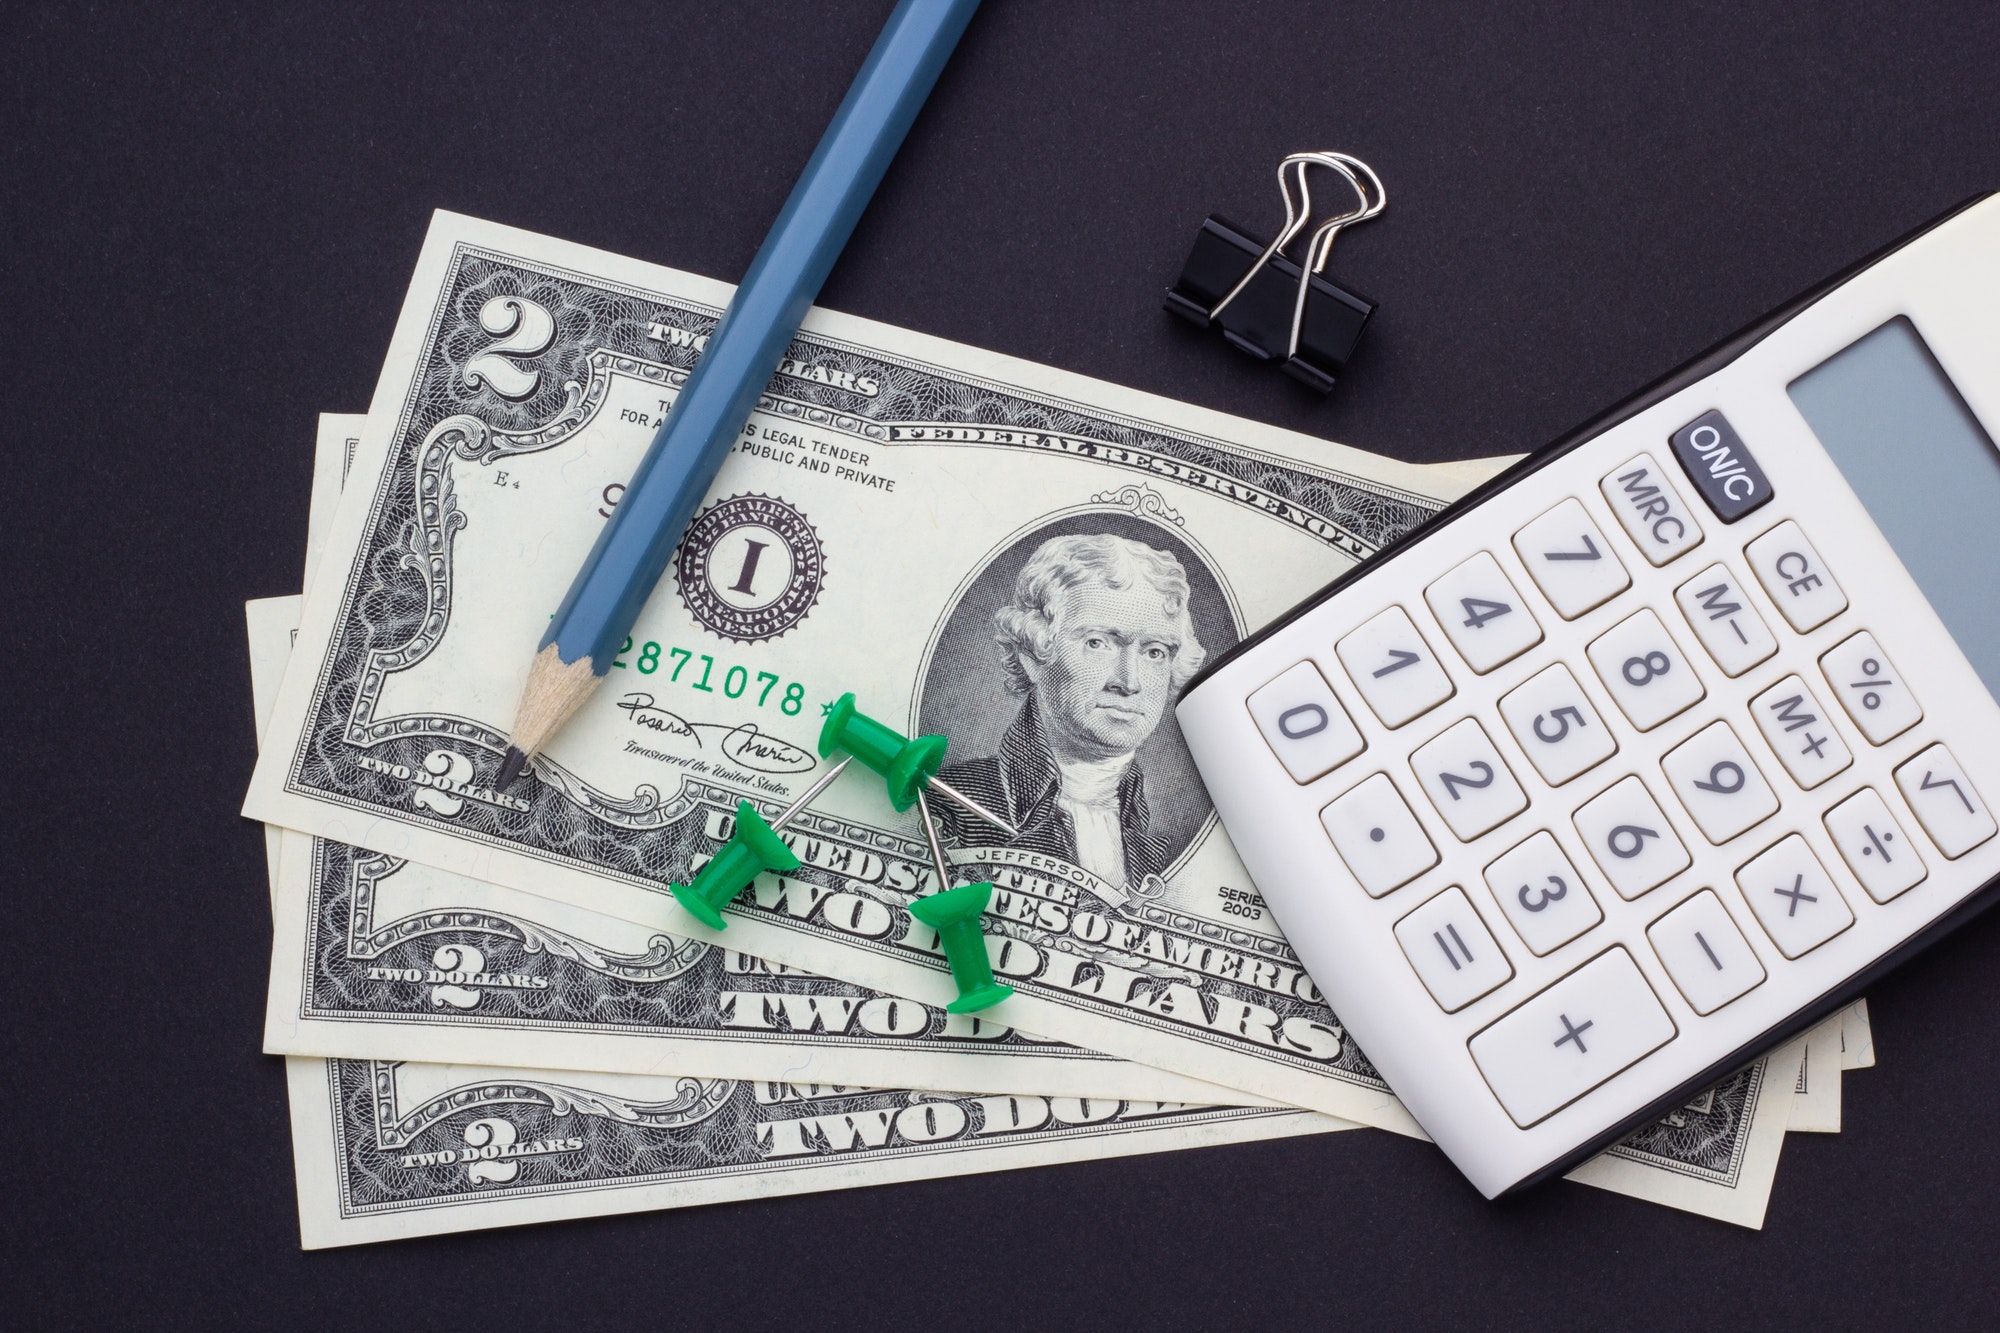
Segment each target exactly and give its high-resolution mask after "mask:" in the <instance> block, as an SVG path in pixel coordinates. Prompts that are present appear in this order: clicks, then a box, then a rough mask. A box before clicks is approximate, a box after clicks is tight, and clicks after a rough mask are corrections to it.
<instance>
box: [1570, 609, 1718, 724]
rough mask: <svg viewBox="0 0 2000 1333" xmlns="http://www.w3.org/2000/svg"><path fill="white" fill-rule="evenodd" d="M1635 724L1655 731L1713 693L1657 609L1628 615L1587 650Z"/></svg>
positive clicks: (1620, 706)
mask: <svg viewBox="0 0 2000 1333" xmlns="http://www.w3.org/2000/svg"><path fill="white" fill-rule="evenodd" d="M1584 652H1585V653H1586V654H1587V655H1588V656H1589V658H1590V664H1591V665H1592V666H1593V667H1596V668H1597V678H1598V679H1599V680H1601V681H1603V682H1604V688H1605V689H1607V690H1609V691H1610V692H1611V698H1612V700H1613V702H1615V703H1616V704H1617V705H1618V707H1619V708H1621V709H1623V710H1624V712H1625V716H1626V717H1627V718H1629V719H1630V720H1631V723H1632V725H1633V726H1635V727H1637V728H1638V729H1639V730H1641V731H1651V730H1652V729H1653V728H1654V727H1657V726H1659V725H1660V724H1661V723H1662V722H1665V721H1666V720H1667V719H1668V718H1670V717H1677V716H1679V715H1680V714H1682V713H1685V712H1686V711H1687V710H1688V709H1690V708H1692V707H1694V706H1695V705H1696V704H1698V703H1700V702H1701V701H1702V698H1703V697H1704V696H1705V695H1706V694H1707V693H1708V692H1707V691H1706V690H1704V689H1703V688H1702V684H1701V678H1700V677H1698V676H1696V675H1695V674H1694V668H1693V667H1691V666H1689V665H1688V663H1687V659H1686V658H1685V657H1682V656H1681V650H1680V648H1679V647H1678V646H1677V645H1676V644H1675V643H1674V641H1673V638H1672V636H1670V635H1669V634H1668V633H1667V628H1666V626H1664V625H1662V624H1661V623H1660V618H1659V617H1658V616H1657V615H1655V614H1653V612H1652V610H1651V609H1650V608H1648V609H1647V610H1644V611H1640V612H1638V613H1637V614H1636V615H1632V616H1628V617H1626V618H1625V619H1624V620H1621V621H1619V622H1618V623H1617V624H1616V625H1614V626H1612V627H1611V628H1610V629H1608V630H1606V631H1605V632H1604V633H1603V634H1602V635H1600V636H1599V637H1598V638H1597V639H1596V640H1595V641H1594V642H1592V643H1591V645H1590V646H1589V647H1588V648H1586V649H1585V650H1584Z"/></svg>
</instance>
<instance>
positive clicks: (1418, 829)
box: [1319, 773, 1438, 898]
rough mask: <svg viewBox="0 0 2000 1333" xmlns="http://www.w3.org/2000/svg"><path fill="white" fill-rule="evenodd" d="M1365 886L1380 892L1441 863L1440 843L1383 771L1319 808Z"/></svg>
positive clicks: (1339, 849)
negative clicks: (1429, 835)
mask: <svg viewBox="0 0 2000 1333" xmlns="http://www.w3.org/2000/svg"><path fill="white" fill-rule="evenodd" d="M1319 822H1320V824H1321V825H1322V826H1323V827H1324V828H1325V829H1326V835H1327V836H1328V837H1329V838H1331V839H1333V847H1334V850H1335V851H1337V852H1339V853H1340V859H1341V860H1343V861H1345V862H1346V863H1347V868H1348V869H1349V870H1350V871H1352V872H1353V874H1354V878H1355V879H1356V880H1357V881H1359V882H1360V884H1361V891H1362V892H1363V893H1366V894H1367V895H1368V896H1369V897H1371V898H1380V897H1381V896H1382V895H1383V894H1385V893H1387V892H1389V891H1390V890H1391V889H1400V888H1401V887H1403V885H1405V884H1408V883H1409V882H1410V881H1411V880H1413V879H1415V878H1416V877H1417V876H1418V875H1421V874H1423V873H1424V872H1425V871H1426V870H1429V869H1430V868H1431V867H1432V866H1434V865H1436V864H1437V863H1438V854H1437V848H1436V846H1434V845H1433V844H1432V842H1431V840H1430V838H1428V837H1427V836H1425V834H1424V827H1423V825H1421V824H1419V823H1418V822H1417V817H1416V816H1415V815H1413V814H1411V813H1410V807H1409V806H1408V805H1406V804H1405V803H1404V801H1403V798H1402V796H1401V795H1400V794H1399V793H1398V792H1397V791H1396V786H1395V784H1394V783H1392V782H1390V781H1389V778H1388V776H1387V775H1386V774H1382V773H1377V774H1376V775H1375V776H1374V777H1372V778H1369V779H1368V780H1367V781H1366V782H1363V783H1362V784H1361V785H1360V786H1358V787H1356V788H1355V789H1354V790H1352V791H1350V792H1348V793H1347V794H1346V795H1345V796H1342V797H1340V798H1338V799H1337V800H1335V801H1334V802H1333V804H1331V805H1329V806H1327V807H1326V809H1324V810H1322V811H1320V812H1319Z"/></svg>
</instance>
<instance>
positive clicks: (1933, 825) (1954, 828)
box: [1896, 745, 1993, 861]
mask: <svg viewBox="0 0 2000 1333" xmlns="http://www.w3.org/2000/svg"><path fill="white" fill-rule="evenodd" d="M1896 786H1897V787H1898V788H1900V789H1901V790H1902V793H1903V799H1904V800H1906V801H1908V802H1909V803H1910V809H1912V810H1914V811H1915V812H1916V815H1917V821H1918V822H1919V823H1921V824H1922V825H1923V826H1924V832H1926V833H1928V834H1930V835H1931V841H1932V842H1934V843H1936V844H1937V847H1938V850H1939V851H1941V852H1943V853H1944V854H1945V857H1946V858H1947V859H1948V860H1953V861H1956V860H1957V859H1958V858H1959V857H1961V856H1964V855H1965V854H1966V853H1967V852H1969V851H1971V850H1972V849H1973V848H1974V847H1977V846H1978V845H1979V844H1980V843H1982V842H1985V841H1986V840H1987V839H1988V838H1990V837H1992V836H1993V816H1992V814H1990V813H1989V812H1988V811H1987V809H1986V803H1985V802H1984V801H1982V800H1980V799H1979V793H1978V792H1976V791H1974V790H1973V789H1972V779H1971V778H1968V777H1967V776H1965V770H1964V769H1962V768H1960V767H1959V766H1958V760H1956V759H1954V758H1952V757H1951V751H1949V750H1947V749H1945V748H1944V747H1943V746H1942V745H1933V746H1931V747H1930V748H1929V749H1928V750H1925V751H1924V752H1923V753H1922V754H1920V755H1918V756H1917V757H1916V758H1915V759H1912V760H1910V761H1909V762H1908V763H1907V764H1904V765H1903V766H1902V767H1901V768H1899V769H1897V770H1896Z"/></svg>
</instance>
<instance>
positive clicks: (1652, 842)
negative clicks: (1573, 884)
mask: <svg viewBox="0 0 2000 1333" xmlns="http://www.w3.org/2000/svg"><path fill="white" fill-rule="evenodd" d="M1574 822H1575V824H1576V831H1577V833H1578V835H1579V836H1581V837H1582V838H1583V845H1584V846H1585V847H1587V848H1589V849H1590V854H1591V856H1593V857H1595V858H1596V860H1597V866H1598V869H1600V870H1602V871H1603V872H1604V877H1605V878H1606V879H1608V880H1610V881H1611V887H1612V888H1614V889H1616V890H1618V896H1619V897H1621V898H1627V899H1630V898H1637V897H1638V896H1639V895H1640V894H1642V893H1647V892H1649V891H1651V890H1653V889H1656V888H1658V887H1659V886H1660V885H1662V884H1664V883H1666V882H1667V881H1668V880H1670V879H1672V878H1673V877H1674V876H1675V875H1678V874H1680V873H1681V871H1683V870H1686V869H1687V868H1688V867H1689V866H1690V865H1692V864H1693V863H1694V858H1693V857H1691V856H1689V855H1688V849H1687V846H1686V844H1684V843H1683V842H1681V840H1680V839H1679V838H1678V837H1676V836H1675V835H1674V828H1673V825H1671V824H1669V823H1667V817H1666V816H1665V815H1663V814H1661V813H1660V807H1659V805H1658V803H1656V802H1655V801H1654V800H1653V797H1652V795H1651V793H1649V792H1648V791H1647V790H1646V785H1645V784H1644V783H1643V782H1640V781H1639V779H1637V778H1636V777H1633V778H1626V779H1625V780H1624V781H1622V782H1618V783H1616V784H1614V785H1613V786H1611V787H1610V788H1608V789H1607V790H1605V791H1604V792H1602V793H1600V794H1599V795H1598V796H1596V797H1595V798H1593V799H1592V800H1591V801H1589V802H1588V803H1587V804H1585V805H1584V807H1583V808H1582V809H1580V810H1578V811H1577V812H1576V815H1575V817H1574Z"/></svg>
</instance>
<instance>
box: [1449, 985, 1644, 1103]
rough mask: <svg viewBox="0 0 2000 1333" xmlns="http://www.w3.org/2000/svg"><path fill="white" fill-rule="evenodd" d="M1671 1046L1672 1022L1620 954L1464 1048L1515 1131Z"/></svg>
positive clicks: (1499, 1022) (1523, 1007) (1555, 987)
mask: <svg viewBox="0 0 2000 1333" xmlns="http://www.w3.org/2000/svg"><path fill="white" fill-rule="evenodd" d="M1673 1039H1674V1020H1673V1019H1671V1018H1669V1017H1668V1016H1667V1011H1666V1010H1665V1009H1664V1008H1662V1007H1661V1006H1660V1001H1659V998H1658V997H1657V996H1655V995H1654V994H1653V988H1652V987H1651V986H1648V985H1647V984H1646V978H1645V977H1644V976H1643V975H1641V974H1640V972H1639V965H1638V964H1637V963H1634V962H1633V961H1632V955H1631V954H1629V953H1626V952H1625V950H1624V949H1622V948H1618V949H1612V950H1611V951H1609V952H1608V953H1604V954H1600V955H1598V956H1597V957H1596V958H1594V959H1592V960H1591V961H1590V962H1588V963H1585V964H1584V965H1583V966H1582V967H1580V968H1578V969H1577V970H1576V971H1574V972H1572V973H1570V974H1569V975H1568V976H1566V977H1564V978H1563V979H1562V980H1561V981H1558V982H1557V983H1556V984H1555V985H1553V986H1551V987H1549V988H1548V989H1547V990H1545V991H1543V992H1542V993H1541V994H1540V995H1537V996H1535V997H1534V998H1533V999H1532V1000H1529V1001H1528V1002H1527V1003H1525V1004H1523V1005H1521V1006H1520V1007H1519V1008H1517V1009H1515V1010H1514V1011H1513V1012H1512V1013H1510V1014H1508V1015H1507V1016H1506V1017H1504V1018H1501V1019H1499V1020H1497V1021H1496V1022H1494V1023H1493V1024H1491V1025H1490V1026H1488V1027H1487V1028H1486V1029H1485V1030H1484V1031H1482V1032H1480V1033H1479V1034H1478V1035H1477V1036H1475V1037H1474V1038H1473V1039H1472V1040H1471V1041H1470V1042H1468V1043H1467V1048H1468V1049H1469V1050H1470V1051H1471V1052H1472V1060H1473V1063H1474V1064H1476V1065H1478V1066H1479V1072H1480V1073H1481V1074H1482V1075H1484V1076H1485V1078H1486V1086H1487V1087H1489V1088H1491V1089H1492V1090H1493V1095H1494V1096H1495V1097H1496V1098H1498V1099H1499V1101H1500V1105H1502V1106H1503V1107H1505V1108H1506V1109H1507V1114H1508V1115H1509V1116H1510V1117H1511V1118H1512V1119H1513V1121H1514V1123H1515V1124H1517V1125H1519V1126H1520V1127H1521V1128H1522V1129H1526V1128H1528V1127H1529V1126H1530V1125H1533V1124H1537V1123H1539V1122H1540V1121H1543V1120H1546V1119H1548V1118H1549V1117H1550V1116H1551V1115H1554V1114H1555V1113H1556V1112H1557V1111H1560V1110H1561V1109H1562V1108H1563V1107H1565V1106H1567V1105H1569V1104H1570V1103H1571V1102H1573V1101H1575V1100H1576V1099H1577V1098H1579V1097H1581V1096H1583V1094H1585V1093H1586V1092H1589V1091H1590V1090H1591V1089H1592V1088H1594V1087H1596V1086H1597V1085H1598V1084H1600V1083H1603V1082H1604V1081H1605V1080H1606V1079H1609V1078H1611V1077H1612V1076H1613V1075H1615V1074H1617V1073H1619V1072H1620V1071H1622V1070H1625V1069H1629V1068H1630V1067H1631V1066H1633V1065H1634V1064H1637V1063H1638V1062H1639V1061H1640V1060H1642V1059H1644V1058H1645V1057H1646V1056H1648V1055H1651V1054H1652V1053H1653V1052H1654V1051H1657V1050H1658V1049H1660V1047H1662V1046H1664V1045H1666V1044H1667V1043H1668V1042H1670V1041H1672V1040H1673Z"/></svg>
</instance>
